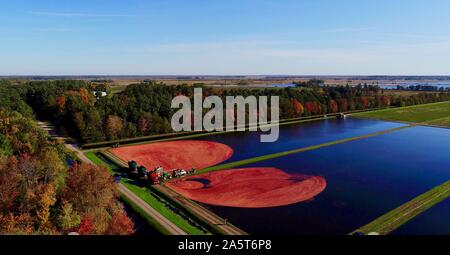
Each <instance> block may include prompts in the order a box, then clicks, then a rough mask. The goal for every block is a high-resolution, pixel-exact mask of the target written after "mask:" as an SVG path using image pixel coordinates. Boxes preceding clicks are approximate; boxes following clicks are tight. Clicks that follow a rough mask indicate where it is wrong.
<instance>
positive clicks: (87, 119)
mask: <svg viewBox="0 0 450 255" xmlns="http://www.w3.org/2000/svg"><path fill="white" fill-rule="evenodd" d="M296 84H297V86H296V87H293V88H265V89H261V88H259V89H256V88H240V87H239V88H220V87H214V88H213V87H207V86H203V85H201V84H197V85H196V87H199V86H200V87H202V88H203V94H204V95H203V96H205V97H206V96H209V95H216V96H219V97H221V98H222V99H224V98H225V97H226V96H244V97H246V96H250V95H253V96H279V97H280V118H281V119H289V118H296V117H306V116H312V115H322V114H328V113H337V112H347V111H353V110H365V109H373V108H380V107H389V106H408V105H416V104H423V103H432V102H439V101H446V100H450V96H449V93H446V92H436V93H415V94H405V93H404V94H394V93H385V90H383V89H380V88H379V87H377V86H368V85H359V86H324V85H323V81H320V80H311V81H306V82H297V83H296ZM98 91H105V92H109V91H110V88H109V87H108V85H106V84H102V83H98V82H95V83H91V82H85V81H76V80H63V81H30V82H22V83H21V84H19V85H18V84H11V83H10V82H9V83H8V82H4V83H2V85H1V86H0V92H2V93H1V97H0V103H1V104H2V105H3V106H4V107H7V108H8V109H10V110H15V111H18V112H20V113H21V114H23V115H24V116H31V115H33V114H35V115H37V116H38V117H39V118H43V119H48V120H50V121H52V122H53V123H54V124H55V125H56V126H58V127H60V129H61V131H63V132H66V133H67V134H68V135H70V136H71V137H74V138H76V139H78V140H79V141H80V142H83V143H87V142H97V141H106V140H115V139H121V138H130V137H138V136H145V135H153V134H165V133H171V132H173V131H172V129H171V126H170V120H171V116H172V114H173V113H174V112H175V110H176V109H171V107H170V106H171V101H172V99H173V97H175V96H177V95H184V96H187V97H189V98H192V97H193V87H192V86H188V85H176V86H175V85H174V86H168V85H165V84H163V83H156V82H153V81H148V82H142V83H139V84H133V85H130V86H128V87H127V88H126V89H125V90H124V91H123V92H121V93H116V94H111V93H110V94H109V95H108V96H105V97H102V96H100V95H99V94H98V93H95V92H98Z"/></svg>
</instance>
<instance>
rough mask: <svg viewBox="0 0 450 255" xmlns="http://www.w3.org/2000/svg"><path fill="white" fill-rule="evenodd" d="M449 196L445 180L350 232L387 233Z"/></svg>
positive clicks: (448, 185)
mask: <svg viewBox="0 0 450 255" xmlns="http://www.w3.org/2000/svg"><path fill="white" fill-rule="evenodd" d="M449 196H450V181H447V182H445V183H444V184H441V185H439V186H437V187H435V188H433V189H431V190H429V191H427V192H425V193H423V194H421V195H419V196H418V197H416V198H414V199H412V200H411V201H409V202H407V203H405V204H403V205H401V206H399V207H397V208H395V209H394V210H392V211H389V212H388V213H386V214H384V215H382V216H380V217H379V218H377V219H375V220H374V221H372V222H370V223H369V224H367V225H365V226H363V227H361V228H359V229H357V230H355V231H353V232H352V233H350V234H353V233H356V232H362V233H365V234H367V233H370V232H377V233H379V234H381V235H387V234H389V233H391V232H392V231H394V230H396V229H397V228H399V227H400V226H402V225H403V224H405V223H406V222H408V221H410V220H412V219H413V218H415V217H417V216H418V215H419V214H421V213H423V212H424V211H426V210H428V209H429V208H431V207H433V206H434V205H436V204H438V203H440V202H442V201H444V200H445V199H447V198H448V197H449Z"/></svg>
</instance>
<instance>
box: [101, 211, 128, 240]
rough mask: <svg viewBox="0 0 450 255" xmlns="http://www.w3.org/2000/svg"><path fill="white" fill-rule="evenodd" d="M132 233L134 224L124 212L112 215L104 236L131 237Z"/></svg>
mask: <svg viewBox="0 0 450 255" xmlns="http://www.w3.org/2000/svg"><path fill="white" fill-rule="evenodd" d="M133 233H134V224H133V222H132V221H131V219H130V218H128V216H127V215H126V214H125V213H124V212H118V213H116V214H114V215H113V216H112V218H111V221H110V223H109V225H108V228H107V229H106V232H105V234H106V235H131V234H133Z"/></svg>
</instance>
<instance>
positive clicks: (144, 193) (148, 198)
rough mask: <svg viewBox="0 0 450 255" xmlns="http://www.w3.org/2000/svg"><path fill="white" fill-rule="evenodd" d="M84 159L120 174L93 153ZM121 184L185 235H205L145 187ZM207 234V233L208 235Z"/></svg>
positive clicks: (163, 231)
mask: <svg viewBox="0 0 450 255" xmlns="http://www.w3.org/2000/svg"><path fill="white" fill-rule="evenodd" d="M85 155H86V157H88V158H89V159H90V160H91V161H92V162H93V163H94V164H97V165H101V166H104V167H106V169H108V171H109V172H110V173H111V174H117V173H120V169H119V167H118V166H117V165H115V164H112V163H109V162H107V161H105V160H102V159H101V158H99V157H98V156H97V155H96V154H95V153H94V152H86V153H85ZM121 183H122V184H123V185H124V186H125V187H127V188H128V189H129V190H130V191H131V192H133V193H134V194H136V195H137V196H138V197H140V198H141V199H142V200H144V201H145V202H146V203H147V204H149V205H150V206H151V207H153V208H154V209H155V210H156V211H158V212H159V213H160V214H161V215H163V216H164V217H166V218H167V219H169V220H170V221H171V222H173V223H174V224H175V225H177V226H178V227H179V228H181V229H182V230H184V231H185V232H186V233H188V234H191V235H203V234H205V233H204V232H203V231H202V230H201V229H199V228H197V227H195V226H193V225H191V224H190V223H189V222H188V221H187V220H185V219H183V218H182V217H181V216H180V215H179V214H177V213H175V212H173V211H172V210H171V209H169V208H168V207H167V206H166V203H164V202H163V201H161V198H159V197H158V196H154V195H153V194H152V193H151V191H150V190H149V189H147V188H145V187H139V186H137V185H135V184H133V180H131V179H127V178H122V180H121ZM123 201H124V202H125V203H127V204H128V205H129V206H130V207H131V208H132V209H133V210H135V211H136V212H137V213H138V214H140V215H141V216H142V217H143V218H144V219H145V220H146V221H147V222H148V223H149V224H150V225H151V226H152V227H154V228H155V229H157V230H158V231H159V232H161V233H162V234H167V231H166V230H165V229H164V228H163V227H162V226H161V225H160V224H159V223H157V222H156V221H155V220H153V219H152V218H151V217H150V216H148V215H147V214H146V213H145V212H143V211H142V210H140V209H139V208H138V207H137V206H136V205H135V204H134V203H132V202H131V201H129V200H128V199H123ZM208 234H209V233H208Z"/></svg>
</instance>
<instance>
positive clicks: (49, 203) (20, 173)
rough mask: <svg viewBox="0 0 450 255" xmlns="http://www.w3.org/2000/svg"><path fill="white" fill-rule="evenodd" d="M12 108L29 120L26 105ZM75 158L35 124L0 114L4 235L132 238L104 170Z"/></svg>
mask: <svg viewBox="0 0 450 255" xmlns="http://www.w3.org/2000/svg"><path fill="white" fill-rule="evenodd" d="M10 96H12V97H14V96H17V95H10ZM10 99H12V98H10ZM6 100H7V99H6ZM4 102H5V101H2V104H1V106H2V107H3V106H5V105H4ZM11 103H12V105H11V106H10V107H12V108H16V109H15V110H19V111H21V110H24V114H31V113H30V109H29V108H28V107H26V106H25V105H24V104H23V103H22V102H20V101H16V102H13V101H11ZM73 158H74V157H73V155H71V154H70V153H68V152H67V151H66V149H65V147H64V145H63V144H62V143H61V142H60V141H58V140H52V139H50V138H49V136H48V134H47V133H46V132H45V131H43V130H41V129H40V128H39V127H37V126H36V124H35V121H34V120H33V119H32V118H30V117H29V116H25V115H22V114H20V113H19V112H17V111H11V110H7V109H4V108H3V109H0V234H2V235H36V234H42V235H60V234H68V233H71V232H76V233H78V234H81V235H91V234H107V235H121V234H125V235H128V234H132V233H133V232H134V227H133V223H132V221H131V220H130V219H129V218H128V216H127V214H126V213H125V211H124V208H123V206H122V204H121V203H120V202H119V200H118V189H117V187H116V184H115V183H114V181H113V179H112V177H111V176H110V175H109V173H108V172H107V171H106V169H103V168H101V167H98V166H94V165H89V164H80V163H78V162H76V161H74V160H73Z"/></svg>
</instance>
